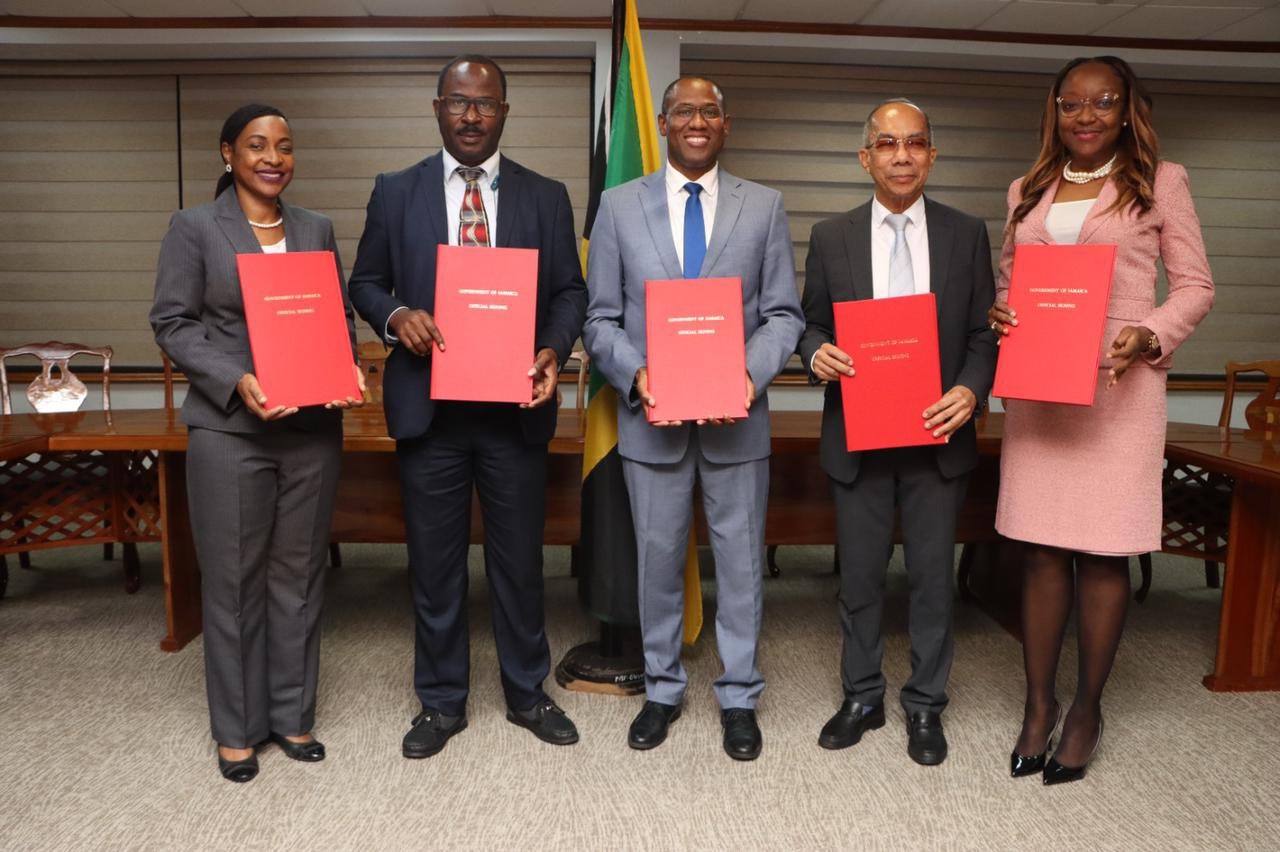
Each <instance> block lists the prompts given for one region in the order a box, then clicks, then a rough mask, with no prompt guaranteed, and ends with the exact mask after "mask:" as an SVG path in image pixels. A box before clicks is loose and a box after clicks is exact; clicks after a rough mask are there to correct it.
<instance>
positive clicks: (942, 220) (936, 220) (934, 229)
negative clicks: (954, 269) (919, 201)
mask: <svg viewBox="0 0 1280 852" xmlns="http://www.w3.org/2000/svg"><path fill="white" fill-rule="evenodd" d="M924 221H925V228H926V230H927V231H928V234H929V291H930V292H931V293H933V294H934V295H935V296H941V295H942V290H943V288H944V287H945V286H946V284H947V272H948V270H949V269H950V268H951V265H950V264H949V263H948V262H947V261H948V260H949V259H950V258H951V248H952V244H953V243H954V242H955V228H954V227H953V226H952V222H951V219H950V217H948V216H947V215H946V211H945V210H943V209H942V208H941V207H939V206H938V205H937V204H934V203H933V202H932V201H930V200H929V199H928V198H927V197H926V198H925V200H924Z"/></svg>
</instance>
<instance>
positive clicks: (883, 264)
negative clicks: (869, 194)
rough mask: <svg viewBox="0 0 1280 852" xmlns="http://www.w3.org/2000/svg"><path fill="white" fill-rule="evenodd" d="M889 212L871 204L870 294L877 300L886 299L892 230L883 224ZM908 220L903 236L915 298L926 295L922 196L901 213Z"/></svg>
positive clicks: (926, 246)
mask: <svg viewBox="0 0 1280 852" xmlns="http://www.w3.org/2000/svg"><path fill="white" fill-rule="evenodd" d="M891 212H892V211H890V210H889V208H887V207H885V206H884V205H883V204H881V203H880V199H878V198H877V199H872V201H871V292H872V293H873V294H874V297H875V298H877V299H883V298H886V297H887V296H888V295H889V256H890V255H891V254H892V253H893V226H892V225H890V224H889V223H888V222H886V221H885V220H884V217H885V216H888V215H889V214H890V213H891ZM902 212H904V213H906V214H907V218H908V219H909V220H910V221H909V222H907V228H906V231H904V235H905V236H906V238H907V248H908V249H910V250H911V275H912V277H913V278H915V284H916V288H915V292H916V295H917V296H918V295H920V294H922V293H928V292H929V229H928V228H927V227H926V225H925V219H924V196H923V195H922V196H920V197H919V198H917V199H916V201H915V203H914V204H912V205H911V206H910V207H908V208H907V209H906V210H904V211H902Z"/></svg>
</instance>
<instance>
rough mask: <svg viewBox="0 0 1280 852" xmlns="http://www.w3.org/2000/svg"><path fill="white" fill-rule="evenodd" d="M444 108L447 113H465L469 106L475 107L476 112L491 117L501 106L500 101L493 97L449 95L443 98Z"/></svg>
mask: <svg viewBox="0 0 1280 852" xmlns="http://www.w3.org/2000/svg"><path fill="white" fill-rule="evenodd" d="M443 100H444V108H445V111H446V112H448V113H449V115H466V114H467V110H469V109H471V107H475V108H476V112H478V113H480V115H481V116H482V117H484V118H493V117H494V116H495V115H497V114H498V107H500V106H502V102H501V101H496V100H494V99H493V98H464V97H460V96H458V95H449V96H448V97H446V98H444V99H443Z"/></svg>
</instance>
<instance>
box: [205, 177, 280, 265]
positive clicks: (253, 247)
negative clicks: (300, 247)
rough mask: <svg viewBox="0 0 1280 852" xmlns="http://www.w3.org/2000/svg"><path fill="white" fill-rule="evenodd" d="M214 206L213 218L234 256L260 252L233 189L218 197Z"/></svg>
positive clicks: (260, 249) (256, 240)
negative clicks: (233, 251)
mask: <svg viewBox="0 0 1280 852" xmlns="http://www.w3.org/2000/svg"><path fill="white" fill-rule="evenodd" d="M214 205H215V207H216V211H217V212H216V215H215V218H216V219H217V221H218V228H220V229H221V230H222V233H223V235H224V236H226V238H227V240H228V241H229V242H230V243H231V247H232V248H233V249H235V251H236V254H254V253H259V252H261V251H262V246H261V245H260V244H259V243H258V238H257V237H255V236H254V235H253V228H252V227H250V225H249V220H248V218H246V217H245V215H244V211H243V210H241V209H240V202H239V201H237V200H236V190H235V187H232V188H231V189H228V190H226V191H224V192H223V193H222V194H221V195H219V196H218V200H217V201H216V202H214ZM285 233H286V234H287V233H288V232H287V231H286V232H285Z"/></svg>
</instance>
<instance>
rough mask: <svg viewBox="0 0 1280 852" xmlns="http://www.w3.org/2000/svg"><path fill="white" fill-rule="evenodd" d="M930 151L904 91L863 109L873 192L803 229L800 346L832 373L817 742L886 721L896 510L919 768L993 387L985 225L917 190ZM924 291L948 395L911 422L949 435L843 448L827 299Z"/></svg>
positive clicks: (906, 701) (837, 745)
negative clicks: (835, 569)
mask: <svg viewBox="0 0 1280 852" xmlns="http://www.w3.org/2000/svg"><path fill="white" fill-rule="evenodd" d="M937 154H938V152H937V149H936V148H934V146H933V133H932V127H931V126H930V124H929V118H928V116H927V115H925V113H924V111H923V110H921V109H920V108H919V107H917V106H916V105H915V104H913V103H911V102H910V101H907V100H905V99H901V98H895V99H892V100H889V101H886V102H884V103H882V104H881V105H879V106H878V107H877V108H876V109H874V110H873V111H872V112H871V114H870V115H869V116H868V117H867V121H866V124H865V125H864V128H863V147H862V148H861V150H859V151H858V160H859V162H860V163H861V164H862V168H863V169H864V170H865V171H866V172H867V174H869V175H870V176H871V179H872V181H873V182H874V184H875V195H874V197H873V198H872V200H871V201H869V202H867V203H866V204H863V205H862V206H861V207H857V208H855V209H854V210H851V211H850V212H848V213H844V214H842V215H840V216H837V217H835V218H834V219H828V220H826V221H824V222H819V223H818V224H817V225H815V226H814V227H813V233H812V236H811V237H810V240H809V256H808V258H807V260H806V261H805V288H804V296H803V299H802V303H803V305H804V312H805V319H806V323H807V325H806V328H805V332H804V336H803V337H802V338H801V340H800V347H799V352H800V355H801V357H802V358H803V359H804V363H805V364H807V365H808V367H809V370H810V373H811V381H813V382H815V383H818V382H826V383H827V388H826V395H825V400H824V404H823V418H822V436H821V440H820V450H819V453H820V456H821V462H822V467H823V469H824V470H825V471H826V472H827V475H828V476H829V477H830V478H831V485H832V492H833V495H834V499H835V507H836V538H837V541H838V543H839V553H840V597H839V611H840V618H841V626H842V628H843V634H844V648H843V653H842V659H841V680H842V684H843V687H844V702H843V703H842V704H841V706H840V709H839V710H838V711H837V712H836V714H835V715H834V716H832V717H831V720H830V721H828V722H827V724H826V726H825V727H824V728H823V729H822V733H821V735H820V736H819V738H818V744H819V745H821V746H822V747H823V748H829V749H842V748H848V747H849V746H852V745H854V744H855V743H857V742H858V740H859V739H860V738H861V737H862V735H863V733H864V732H866V731H869V730H873V729H876V728H880V727H883V726H884V723H885V711H884V694H885V679H884V675H883V673H882V672H881V667H880V663H881V656H882V650H883V640H882V637H881V626H880V623H881V612H882V610H883V597H884V579H885V571H886V568H887V565H888V556H887V554H890V553H891V552H892V546H893V530H894V515H895V507H896V508H897V509H898V510H899V511H900V513H901V522H902V536H903V553H904V558H905V560H906V564H907V576H908V580H909V583H910V587H911V596H910V609H909V618H910V634H911V676H910V678H909V679H908V680H907V682H906V683H905V684H903V686H902V692H901V702H902V707H903V710H904V711H905V713H906V727H907V734H908V741H907V752H908V754H909V755H910V756H911V758H912V759H913V760H915V761H916V762H917V763H920V764H924V765H933V764H938V763H941V762H942V761H943V760H945V759H946V756H947V740H946V737H945V736H944V734H943V731H942V719H941V714H942V711H943V709H944V708H945V707H946V706H947V693H946V684H947V677H948V675H949V673H950V670H951V659H952V639H951V607H952V594H953V589H952V579H951V577H952V568H953V564H954V557H955V526H956V513H957V511H958V509H959V506H960V503H961V501H962V500H963V499H964V491H965V484H966V479H967V475H968V473H969V471H971V470H972V469H973V468H974V467H975V466H976V465H977V463H978V449H977V437H976V434H975V430H974V426H973V423H972V417H973V414H974V412H975V411H976V410H977V408H978V406H979V404H980V402H981V401H982V400H984V399H986V396H987V394H988V392H989V391H990V389H991V382H992V377H993V375H994V372H995V355H996V348H995V338H994V336H993V335H992V333H991V329H990V328H988V326H987V310H986V309H987V307H988V306H989V305H990V303H991V299H992V297H993V295H994V292H995V289H994V283H993V279H992V274H991V247H990V244H989V242H988V239H987V230H986V225H985V224H984V223H983V221H982V220H981V219H977V218H974V217H973V216H968V215H966V214H964V213H961V212H960V211H958V210H955V209H952V208H950V207H946V206H944V205H942V204H939V203H937V202H935V201H933V200H931V199H928V198H925V196H924V187H925V183H926V182H927V180H928V178H929V171H930V169H932V167H933V163H934V160H935V159H936V157H937ZM922 293H933V294H934V295H935V297H936V299H937V312H938V340H939V350H940V351H939V355H940V366H941V372H942V386H943V387H944V388H949V390H947V391H946V392H945V393H944V394H943V395H942V398H941V399H939V400H938V401H937V402H935V403H934V404H932V405H930V406H929V407H928V408H927V409H925V411H924V412H923V417H922V419H921V428H922V429H929V430H932V432H933V434H934V435H935V436H938V437H942V436H946V438H947V442H946V443H943V444H936V445H930V446H922V447H903V448H895V449H882V450H871V451H865V452H849V451H848V450H846V443H845V418H844V409H843V404H842V400H841V393H840V382H839V379H840V377H841V376H851V377H854V376H856V374H857V373H856V371H857V369H858V367H859V363H858V360H857V359H856V358H853V357H851V356H850V354H849V353H847V352H845V351H842V350H841V349H839V348H838V347H837V346H836V344H835V318H834V313H835V312H834V308H833V303H834V302H839V301H850V300H857V299H886V298H894V297H898V296H908V295H913V294H922ZM855 381H856V378H855ZM865 416H867V417H875V416H876V412H875V411H868V412H866V415H865Z"/></svg>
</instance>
